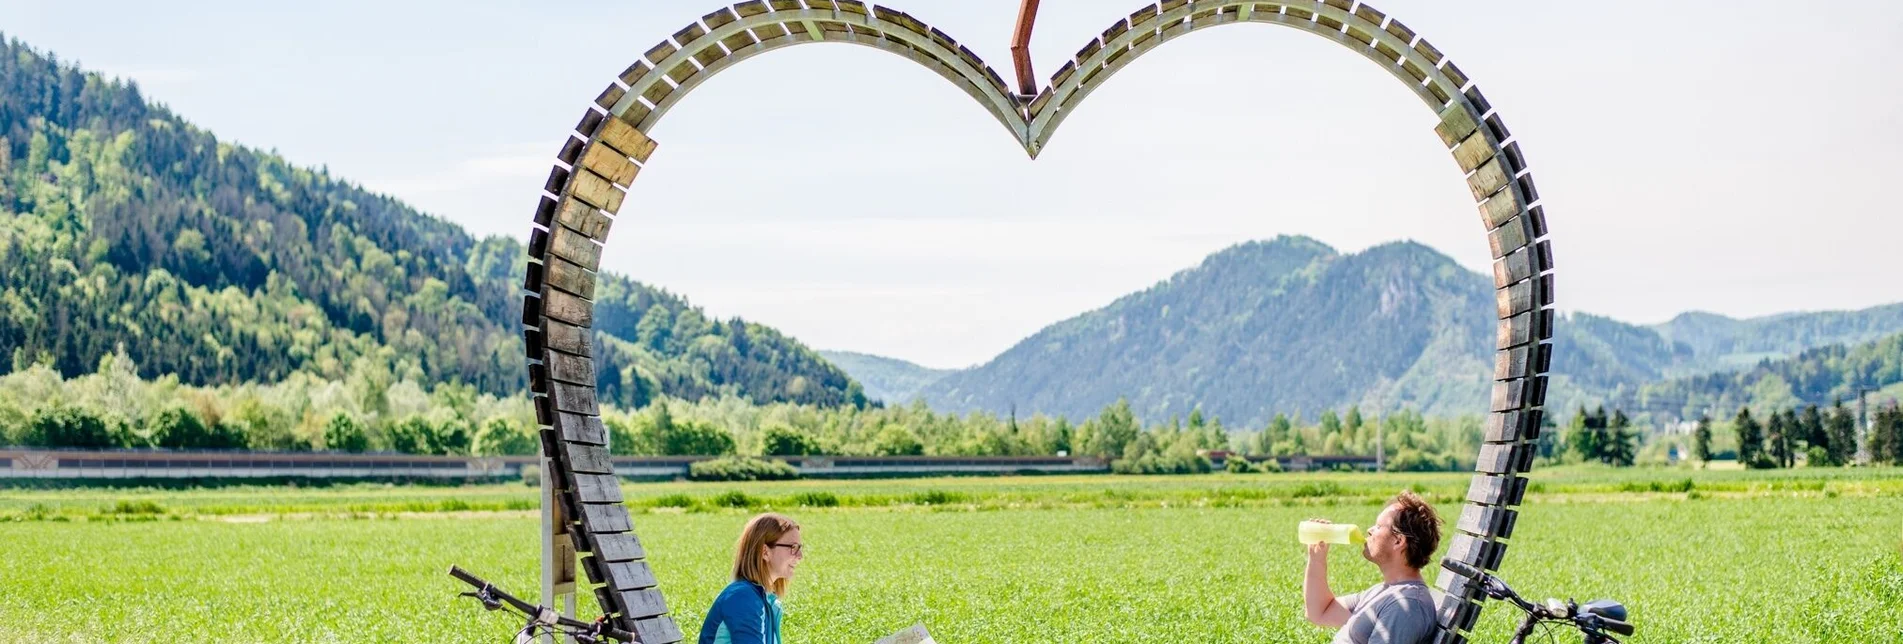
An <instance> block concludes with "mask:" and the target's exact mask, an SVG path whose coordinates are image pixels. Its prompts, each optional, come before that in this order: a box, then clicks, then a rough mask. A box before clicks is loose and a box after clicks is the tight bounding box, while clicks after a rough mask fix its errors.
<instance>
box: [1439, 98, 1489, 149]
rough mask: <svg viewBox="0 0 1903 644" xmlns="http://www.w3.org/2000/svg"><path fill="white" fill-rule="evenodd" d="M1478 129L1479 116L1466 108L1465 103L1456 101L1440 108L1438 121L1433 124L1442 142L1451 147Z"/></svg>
mask: <svg viewBox="0 0 1903 644" xmlns="http://www.w3.org/2000/svg"><path fill="white" fill-rule="evenodd" d="M1478 129H1480V117H1479V116H1478V115H1475V114H1474V113H1473V112H1472V111H1470V110H1468V109H1467V106H1466V105H1463V104H1460V103H1458V102H1456V103H1454V104H1452V105H1448V106H1447V107H1446V108H1445V109H1442V110H1441V112H1440V123H1439V124H1436V125H1435V126H1434V133H1435V134H1438V135H1440V140H1441V142H1442V143H1445V144H1446V145H1447V147H1449V148H1452V147H1454V146H1455V145H1456V144H1459V143H1460V141H1461V140H1462V139H1465V138H1467V135H1469V134H1473V132H1474V130H1478Z"/></svg>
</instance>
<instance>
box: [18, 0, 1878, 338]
mask: <svg viewBox="0 0 1903 644" xmlns="http://www.w3.org/2000/svg"><path fill="white" fill-rule="evenodd" d="M895 4H896V6H898V7H899V8H900V9H904V10H907V11H909V12H910V13H912V14H913V15H914V16H917V17H918V18H920V19H921V20H924V21H925V22H927V23H929V24H931V25H933V26H936V27H939V28H941V29H943V30H945V31H946V32H947V33H950V34H951V35H952V36H953V37H955V38H958V39H959V40H960V41H961V42H963V43H965V44H967V45H969V46H970V47H971V48H972V49H973V50H975V51H976V52H977V53H978V54H979V55H980V56H981V57H983V58H984V59H985V60H986V61H987V62H989V63H990V64H991V65H992V66H993V67H995V68H997V69H999V70H1000V73H1002V74H1004V75H1005V76H1006V77H1007V78H1008V77H1009V76H1010V72H1009V71H1008V69H1009V54H1008V50H1007V49H1008V45H1009V39H1010V30H1011V26H1012V21H1013V18H1014V17H1015V12H1016V5H1017V2H1015V0H977V1H973V0H961V1H958V2H949V1H929V0H913V1H910V2H903V3H895ZM1043 5H1044V7H1043V11H1042V15H1041V16H1040V19H1039V22H1038V28H1037V31H1036V38H1035V41H1034V43H1033V50H1034V51H1033V53H1034V55H1035V60H1036V66H1037V69H1038V73H1039V75H1040V76H1041V77H1045V76H1048V74H1049V73H1050V72H1051V71H1054V70H1055V69H1056V68H1057V67H1058V66H1059V65H1060V64H1062V62H1063V60H1065V59H1066V58H1067V57H1068V56H1070V55H1071V54H1072V53H1073V52H1075V51H1076V49H1077V48H1078V47H1079V46H1081V44H1082V43H1083V42H1085V40H1087V39H1088V38H1089V37H1090V36H1092V35H1095V34H1096V33H1098V32H1100V31H1101V30H1102V29H1103V28H1104V27H1106V26H1108V25H1109V24H1110V23H1111V22H1112V21H1114V20H1115V19H1117V18H1118V17H1121V16H1124V15H1127V14H1128V13H1129V11H1130V10H1131V9H1135V8H1136V7H1137V4H1136V3H1133V2H1131V3H1107V2H1094V1H1093V2H1080V1H1072V2H1065V1H1061V0H1054V1H1050V2H1045V3H1043ZM1126 5H1128V6H1126ZM716 6H718V5H716V4H714V3H711V2H680V1H675V0H669V1H667V2H635V1H628V0H624V1H621V2H613V3H585V2H516V3H469V2H455V3H452V2H430V3H424V2H374V3H372V2H343V1H338V2H321V3H261V2H191V3H152V2H93V3H78V2H20V1H17V0H4V1H0V28H4V29H5V33H6V34H7V35H8V36H10V37H16V38H20V39H22V40H24V41H26V42H27V43H29V44H31V45H33V46H35V47H38V48H41V49H43V50H50V51H52V52H54V53H55V54H57V55H58V56H59V57H60V58H61V59H63V60H77V61H79V62H80V63H82V64H84V65H85V66H87V67H89V68H93V69H97V70H101V71H105V72H109V73H113V74H118V75H123V76H127V77H130V78H132V79H135V80H136V81H138V83H139V84H140V86H141V87H142V89H143V90H144V92H145V94H146V96H147V97H148V98H149V99H151V100H156V101H160V102H163V103H166V104H168V105H170V106H171V107H172V108H173V109H174V110H176V111H177V112H179V113H180V114H182V115H183V116H184V117H185V118H187V119H189V120H191V121H193V122H195V123H197V124H199V125H201V126H203V127H206V128H208V129H210V130H211V131H213V132H215V133H217V134H218V135H219V136H220V137H221V138H222V139H224V140H228V141H236V142H239V143H243V144H246V145H250V146H254V147H258V148H264V149H275V150H277V151H279V152H281V153H282V154H284V155H285V156H287V157H289V158H290V159H291V161H292V162H294V163H298V164H303V165H312V166H316V165H325V166H328V167H329V168H330V170H331V171H332V172H333V173H335V174H337V175H340V176H343V177H345V178H348V179H351V180H354V181H358V182H360V183H362V184H364V185H365V186H367V187H369V188H372V189H375V190H379V191H384V192H388V193H391V194H394V195H396V196H398V197H400V198H402V199H404V200H406V201H408V202H409V203H411V204H413V205H415V206H417V207H419V208H420V209H422V210H424V211H426V212H429V213H432V214H436V215H440V216H442V217H446V218H448V219H450V220H452V221H456V222H459V223H461V224H462V225H464V226H466V227H467V228H469V229H470V230H471V231H473V232H475V233H476V234H478V235H508V236H512V237H516V238H518V239H522V238H526V235H527V232H528V228H529V226H528V220H529V216H530V214H531V211H532V210H533V206H534V204H535V201H536V199H537V194H538V191H539V186H540V184H541V182H542V180H543V179H544V178H545V177H546V176H547V173H548V168H549V165H550V160H551V159H552V157H553V155H554V153H555V152H556V151H557V149H558V148H559V146H560V144H561V142H562V141H563V140H564V137H565V136H566V135H567V133H568V131H569V129H570V128H571V127H572V126H573V125H574V123H575V121H576V120H577V119H578V117H579V116H580V115H581V113H582V111H583V109H584V106H586V105H587V104H588V103H589V101H590V100H591V99H593V98H594V96H595V94H596V93H597V92H599V91H600V90H601V88H602V87H603V86H604V85H606V84H607V82H608V81H609V79H610V78H611V77H612V76H613V75H614V74H616V73H619V72H620V71H621V70H622V68H624V67H626V66H627V65H628V63H630V62H631V61H633V60H634V59H635V58H636V57H638V56H639V55H640V52H642V51H645V50H646V49H647V48H648V47H649V46H651V45H653V44H654V43H655V42H657V41H658V40H660V39H661V38H664V37H666V36H667V35H669V34H672V33H673V32H674V31H675V30H677V29H679V28H680V27H682V26H683V25H685V24H686V23H687V22H688V21H690V20H692V19H694V18H696V17H698V16H700V15H701V14H703V13H706V12H707V11H710V10H712V9H713V8H714V7H716ZM1375 6H1376V7H1378V8H1380V9H1382V10H1384V11H1386V12H1387V13H1388V14H1390V15H1393V16H1395V17H1396V18H1398V19H1400V20H1402V21H1404V22H1406V23H1407V24H1408V25H1409V26H1411V27H1413V28H1414V29H1415V30H1416V31H1418V32H1420V33H1422V34H1424V35H1426V36H1427V37H1428V38H1429V39H1430V40H1431V41H1432V42H1433V43H1434V44H1435V45H1436V46H1438V47H1439V48H1440V49H1441V50H1442V51H1444V52H1446V53H1447V54H1448V55H1449V56H1450V57H1451V58H1452V59H1453V60H1455V61H1456V62H1457V63H1459V65H1460V67H1461V68H1462V69H1463V70H1464V71H1466V72H1467V73H1468V74H1469V75H1470V76H1472V77H1473V78H1474V79H1475V80H1476V81H1477V82H1478V83H1479V85H1480V87H1481V88H1482V89H1483V90H1484V91H1485V92H1486V95H1487V97H1488V98H1489V99H1490V100H1491V101H1492V102H1493V104H1494V105H1495V106H1496V107H1498V108H1499V109H1500V110H1501V113H1502V114H1503V116H1504V118H1505V121H1506V124H1507V125H1508V126H1509V127H1510V128H1511V129H1512V130H1513V131H1514V132H1515V133H1517V134H1518V136H1519V137H1520V140H1521V142H1522V143H1521V146H1522V148H1523V149H1524V150H1525V152H1526V155H1527V158H1528V160H1529V163H1530V165H1531V167H1532V168H1533V170H1534V176H1535V177H1536V178H1537V181H1538V185H1539V189H1540V193H1541V194H1542V196H1543V197H1544V200H1545V203H1546V205H1547V214H1548V217H1549V220H1550V225H1551V228H1552V230H1553V235H1554V236H1553V246H1554V254H1555V256H1556V262H1555V263H1556V265H1557V266H1558V268H1559V274H1558V276H1557V288H1556V291H1557V294H1558V300H1559V303H1560V305H1561V308H1563V309H1566V310H1575V311H1590V312H1594V313H1601V314H1607V315H1612V316H1614V317H1618V318H1621V319H1625V320H1628V321H1634V322H1657V321H1662V320H1664V319H1667V318H1669V317H1671V316H1672V315H1675V314H1677V313H1679V312H1681V311H1685V310H1690V309H1702V310H1711V311H1717V312H1721V313H1726V314H1731V315H1738V316H1748V315H1758V314H1764V313H1771V312H1778V311H1786V310H1797V309H1828V308H1859V307H1864V306H1870V305H1875V304H1881V303H1888V302H1894V301H1899V300H1903V279H1899V278H1898V276H1899V275H1903V252H1899V244H1903V216H1899V215H1903V209H1899V207H1898V206H1897V204H1896V202H1895V201H1894V200H1893V198H1892V195H1893V194H1895V188H1896V185H1897V184H1896V182H1898V181H1899V180H1903V161H1899V160H1898V156H1899V154H1903V72H1899V71H1898V63H1897V61H1898V60H1899V59H1900V57H1903V3H1894V2H1875V1H1865V2H1835V3H1828V4H1817V5H1812V4H1794V3H1789V2H1737V1H1723V2H1718V1H1709V2H1612V3H1606V2H1597V3H1571V2H1569V3H1557V2H1539V3H1532V2H1511V1H1507V0H1496V1H1491V2H1482V1H1450V0H1440V1H1436V2H1427V1H1425V0H1391V1H1387V2H1379V3H1375ZM1434 122H1435V119H1434V116H1433V114H1432V113H1431V112H1430V111H1429V110H1428V109H1427V108H1425V107H1424V106H1423V105H1422V104H1421V103H1420V101H1419V100H1418V99H1416V98H1414V97H1413V95H1412V94H1411V93H1410V92H1408V91H1407V90H1406V89H1405V88H1403V87H1402V86H1401V85H1400V84H1399V83H1398V82H1396V81H1395V79H1394V78H1393V77H1392V76H1390V75H1389V74H1387V73H1386V72H1384V71H1382V70H1380V69H1378V68H1376V66H1374V65H1373V64H1371V63H1370V62H1369V61H1368V60H1367V59H1365V58H1362V57H1361V56H1359V55H1356V54H1353V53H1351V52H1349V51H1347V50H1345V49H1343V48H1341V47H1340V46H1338V45H1335V44H1332V43H1329V42H1327V41H1324V40H1322V39H1320V38H1316V37H1314V36H1311V35H1308V34H1304V33H1301V32H1297V31H1293V30H1289V29H1284V28H1279V27H1274V26H1268V25H1237V26H1226V27H1221V28H1217V29H1213V30H1209V31H1204V32H1199V33H1197V34H1194V35H1192V36H1191V37H1188V38H1184V39H1181V40H1177V41H1174V42H1172V43H1170V44H1169V45H1167V46H1164V47H1162V48H1160V49H1158V50H1156V51H1153V52H1151V53H1149V54H1148V55H1146V56H1144V57H1143V58H1142V59H1140V60H1138V61H1137V62H1136V63H1134V64H1133V65H1131V66H1130V67H1128V68H1127V69H1125V70H1124V71H1122V72H1121V73H1119V74H1118V76H1117V77H1116V78H1115V79H1113V80H1112V81H1110V83H1109V84H1107V85H1105V86H1104V87H1103V88H1102V89H1100V90H1098V91H1097V92H1096V93H1095V94H1093V95H1092V96H1091V97H1090V99H1089V100H1088V101H1086V103H1085V106H1084V107H1082V108H1081V109H1079V110H1078V111H1077V112H1076V113H1075V114H1074V115H1073V116H1072V117H1071V118H1070V119H1069V120H1068V121H1066V122H1065V123H1064V125H1063V127H1062V128H1061V130H1060V131H1059V132H1058V133H1057V135H1056V137H1055V138H1054V139H1053V140H1052V142H1051V144H1050V146H1049V147H1048V148H1047V149H1046V150H1045V152H1044V154H1043V156H1042V158H1040V159H1039V160H1038V161H1037V162H1035V163H1032V162H1030V161H1028V160H1027V159H1026V158H1025V155H1024V153H1023V151H1022V150H1021V149H1020V148H1019V147H1018V145H1017V144H1016V143H1015V142H1014V141H1013V140H1012V138H1011V137H1010V136H1009V134H1008V133H1007V132H1006V131H1005V130H1004V128H1002V127H1001V126H999V125H998V124H997V122H995V121H994V120H992V118H991V117H990V116H988V115H987V114H986V113H985V112H984V111H983V110H982V109H980V108H979V107H978V106H977V105H976V104H974V103H973V102H972V101H971V100H970V99H969V98H968V97H966V96H965V95H964V94H963V93H962V92H960V91H958V90H957V89H955V88H954V87H953V86H952V85H950V84H949V83H946V82H945V81H944V80H943V79H941V78H939V77H938V76H936V75H934V74H931V73H928V72H926V71H925V70H924V69H922V68H919V67H917V66H916V65H914V64H913V63H911V62H909V61H905V60H902V59H899V58H897V57H895V56H892V55H889V54H886V53H884V52H880V51H876V50H872V49H868V48H863V47H853V46H843V45H818V46H807V47H797V48H793V49H790V50H785V51H780V52H776V53H774V54H771V55H767V56H762V57H760V58H756V59H754V60H752V61H749V62H748V63H747V64H744V65H740V66H737V67H735V68H734V69H732V70H730V71H727V72H725V73H723V74H721V75H720V76H718V77H717V78H715V79H714V80H712V81H710V82H708V83H707V84H705V85H703V86H702V87H701V88H699V90H698V91H696V92H695V93H694V94H693V96H692V97H690V98H688V99H687V100H686V101H684V102H683V103H682V104H681V105H680V106H679V107H677V108H676V109H675V110H674V111H673V112H671V113H670V114H669V115H668V116H667V118H666V120H665V121H664V122H662V123H661V124H660V125H659V126H658V127H657V128H655V131H654V132H652V133H651V134H653V135H654V137H655V138H656V139H657V140H659V141H660V143H661V147H660V150H659V151H658V152H657V153H656V154H655V156H654V158H653V159H652V162H651V164H650V167H649V168H648V169H647V170H645V171H643V173H642V175H641V178H640V179H639V180H638V181H637V182H636V183H635V187H634V189H633V190H632V191H631V194H630V195H629V199H628V205H627V206H625V207H624V208H623V210H622V215H621V218H620V220H619V221H618V223H617V224H616V225H615V228H614V235H613V239H612V240H611V241H610V247H609V252H608V253H607V257H606V258H605V259H604V260H603V263H604V265H605V266H606V267H607V268H609V269H612V270H615V271H619V272H622V273H625V274H628V275H631V276H633V277H634V278H635V279H638V280H641V281H644V282H647V283H650V284H656V285H659V286H662V287H665V288H667V289H669V290H672V291H675V292H678V293H682V294H684V295H686V296H688V297H689V298H690V299H691V300H692V301H694V302H695V303H697V304H700V305H702V306H705V307H706V308H707V309H708V310H709V311H710V312H711V313H713V314H715V315H719V316H731V315H740V316H743V317H746V318H748V319H751V320H757V321H760V322H764V323H767V324H771V325H773V326H776V327H778V328H780V329H782V330H785V331H787V332H789V333H791V334H792V335H794V336H795V337H798V338H800V339H802V340H804V341H805V342H807V343H808V344H810V345H812V346H814V347H817V348H824V349H850V350H857V351H866V352H871V353H878V354H884V355H890V356H895V357H900V358H905V359H909V360H913V361H917V362H920V363H923V364H927V365H930V366H940V367H949V366H964V365H968V364H972V363H977V362H982V361H984V360H987V359H989V358H990V357H992V356H993V355H995V354H997V353H998V352H1000V351H1002V350H1004V349H1006V348H1008V347H1009V346H1010V345H1012V344H1013V343H1015V342H1016V341H1018V340H1020V339H1022V338H1023V337H1025V336H1027V335H1029V334H1030V333H1033V332H1035V331H1036V330H1037V329H1039V328H1041V327H1043V326H1044V325H1047V324H1049V323H1052V322H1055V321H1058V320H1061V319H1064V318H1067V317H1070V316H1072V315H1075V314H1077V313H1081V312H1083V311H1086V310H1089V309H1092V308H1095V307H1098V306H1102V305H1104V304H1107V303H1109V302H1110V301H1111V300H1113V299H1115V298H1116V297H1118V296H1119V295H1122V294H1124V293H1127V292H1130V291H1133V290H1137V289H1141V288H1143V287H1146V286H1148V285H1150V284H1153V283H1155V282H1156V281H1158V280H1161V279H1164V278H1167V277H1168V276H1169V275H1170V274H1171V273H1173V272H1175V271H1177V270H1180V269H1183V268H1187V267H1190V266H1193V265H1194V264H1196V263H1197V262H1198V261H1199V260H1200V259H1201V258H1202V257H1203V256H1205V255H1207V254H1208V253H1210V252H1213V251H1216V250H1219V249H1221V248H1223V247H1226V246H1229V245H1231V244H1235V243H1238V242H1241V241H1245V240H1250V239H1263V238H1268V237H1273V236H1275V235H1277V234H1285V233H1286V234H1303V235H1309V236H1313V237H1316V238H1318V239H1320V240H1322V241H1324V242H1327V243H1329V244H1331V245H1334V246H1335V247H1337V248H1340V249H1342V250H1344V251H1353V250H1358V249H1362V248H1366V247H1368V246H1371V245H1374V244H1379V243H1382V242H1387V241H1392V240H1397V239H1413V240H1417V241H1420V242H1423V243H1426V244H1428V245H1430V246H1433V247H1435V248H1438V249H1440V250H1442V251H1444V252H1446V253H1448V254H1450V255H1452V256H1453V257H1454V258H1455V259H1456V260H1458V261H1459V262H1460V263H1461V264H1463V265H1466V266H1469V267H1472V268H1475V269H1484V268H1485V267H1486V266H1487V262H1488V258H1487V255H1486V246H1485V241H1484V237H1483V235H1482V229H1481V226H1480V224H1479V217H1478V215H1476V214H1475V211H1474V206H1473V203H1472V200H1471V199H1469V198H1468V195H1467V191H1466V188H1465V186H1464V185H1463V183H1462V181H1461V179H1460V173H1459V170H1458V168H1457V167H1456V166H1455V165H1454V163H1453V160H1452V158H1451V157H1450V156H1449V155H1448V154H1447V152H1446V151H1445V150H1444V149H1443V148H1442V147H1441V145H1440V142H1439V140H1438V139H1436V138H1435V136H1434V135H1433V133H1432V132H1431V128H1432V126H1433V124H1434Z"/></svg>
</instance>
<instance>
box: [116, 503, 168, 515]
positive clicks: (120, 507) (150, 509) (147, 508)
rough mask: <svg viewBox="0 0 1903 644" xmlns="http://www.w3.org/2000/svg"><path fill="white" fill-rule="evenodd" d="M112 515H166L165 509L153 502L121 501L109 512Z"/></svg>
mask: <svg viewBox="0 0 1903 644" xmlns="http://www.w3.org/2000/svg"><path fill="white" fill-rule="evenodd" d="M107 512H108V513H110V514H119V515H127V514H165V508H164V507H161V506H160V505H159V504H158V503H155V502H152V501H120V502H118V503H114V504H113V505H112V509H111V510H108V511H107Z"/></svg>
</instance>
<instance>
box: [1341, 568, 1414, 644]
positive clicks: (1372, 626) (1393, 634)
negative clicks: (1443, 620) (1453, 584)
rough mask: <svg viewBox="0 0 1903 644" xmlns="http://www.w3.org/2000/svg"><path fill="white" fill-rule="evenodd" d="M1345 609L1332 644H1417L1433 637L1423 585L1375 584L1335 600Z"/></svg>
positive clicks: (1407, 582) (1406, 583) (1405, 583)
mask: <svg viewBox="0 0 1903 644" xmlns="http://www.w3.org/2000/svg"><path fill="white" fill-rule="evenodd" d="M1335 601H1336V602H1337V603H1339V604H1341V606H1342V608H1346V609H1348V623H1347V624H1344V625H1343V626H1342V627H1341V630H1340V631H1338V632H1336V633H1335V639H1334V644H1417V643H1424V642H1427V641H1428V638H1430V637H1433V635H1434V627H1435V626H1436V625H1437V621H1436V619H1435V615H1434V596H1433V594H1432V593H1431V592H1429V591H1428V589H1427V584H1425V583H1422V582H1419V581H1403V582H1399V583H1394V584H1375V585H1373V586H1370V587H1368V589H1367V590H1364V591H1361V592H1359V593H1355V594H1353V595H1343V596H1341V597H1338V598H1336V599H1335Z"/></svg>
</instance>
